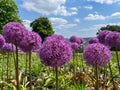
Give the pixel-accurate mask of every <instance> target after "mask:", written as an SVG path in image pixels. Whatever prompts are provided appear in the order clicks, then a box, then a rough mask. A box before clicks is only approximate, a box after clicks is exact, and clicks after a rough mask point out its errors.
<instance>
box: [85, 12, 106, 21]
mask: <svg viewBox="0 0 120 90" xmlns="http://www.w3.org/2000/svg"><path fill="white" fill-rule="evenodd" d="M84 19H85V20H105V19H106V17H105V16H102V15H99V14H97V13H95V14H88V16H87V17H85V18H84Z"/></svg>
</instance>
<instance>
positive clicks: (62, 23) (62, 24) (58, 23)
mask: <svg viewBox="0 0 120 90" xmlns="http://www.w3.org/2000/svg"><path fill="white" fill-rule="evenodd" d="M49 20H50V21H51V23H52V25H53V28H54V29H55V30H63V29H64V30H65V29H70V28H73V27H75V26H77V24H71V23H68V21H67V20H65V19H63V18H54V17H52V18H49Z"/></svg>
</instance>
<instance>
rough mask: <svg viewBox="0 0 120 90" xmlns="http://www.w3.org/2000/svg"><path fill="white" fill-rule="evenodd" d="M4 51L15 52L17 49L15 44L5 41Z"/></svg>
mask: <svg viewBox="0 0 120 90" xmlns="http://www.w3.org/2000/svg"><path fill="white" fill-rule="evenodd" d="M1 50H2V51H4V52H14V51H15V50H16V48H15V45H13V44H11V43H5V44H4V45H3V47H2V48H1Z"/></svg>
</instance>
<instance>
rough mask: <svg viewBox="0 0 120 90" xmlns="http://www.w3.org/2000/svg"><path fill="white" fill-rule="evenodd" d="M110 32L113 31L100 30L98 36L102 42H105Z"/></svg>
mask: <svg viewBox="0 0 120 90" xmlns="http://www.w3.org/2000/svg"><path fill="white" fill-rule="evenodd" d="M108 33H111V31H109V30H103V31H101V32H99V34H98V36H97V38H98V39H99V42H100V43H102V44H105V37H106V35H107V34H108Z"/></svg>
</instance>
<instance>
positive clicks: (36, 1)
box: [22, 0, 77, 16]
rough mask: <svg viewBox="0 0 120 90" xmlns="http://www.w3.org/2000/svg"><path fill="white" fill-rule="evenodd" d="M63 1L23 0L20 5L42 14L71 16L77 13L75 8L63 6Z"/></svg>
mask: <svg viewBox="0 0 120 90" xmlns="http://www.w3.org/2000/svg"><path fill="white" fill-rule="evenodd" d="M65 2H66V0H24V1H23V4H22V7H23V8H25V9H26V10H28V11H34V12H37V13H41V14H43V15H50V14H54V15H62V16H72V15H75V14H77V11H76V10H77V8H73V9H72V10H70V9H67V7H66V6H64V4H65ZM68 10H70V11H68Z"/></svg>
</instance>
